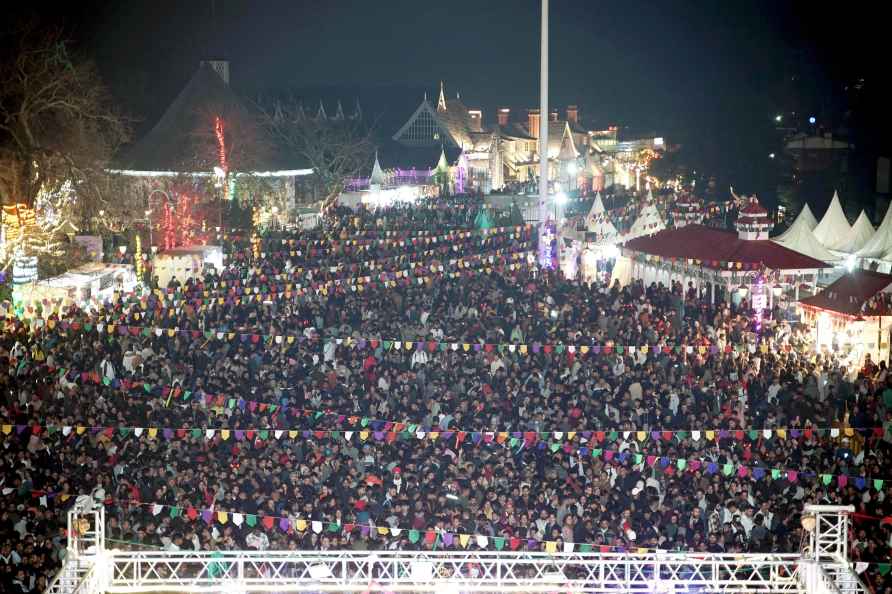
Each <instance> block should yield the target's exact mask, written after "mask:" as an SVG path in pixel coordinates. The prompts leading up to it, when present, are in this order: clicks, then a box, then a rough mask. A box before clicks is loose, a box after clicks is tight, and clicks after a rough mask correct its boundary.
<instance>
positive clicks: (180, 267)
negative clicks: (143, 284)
mask: <svg viewBox="0 0 892 594" xmlns="http://www.w3.org/2000/svg"><path fill="white" fill-rule="evenodd" d="M153 266H154V271H155V275H156V276H157V277H158V285H159V286H161V287H166V286H167V285H168V284H170V282H171V281H172V280H173V279H174V278H176V279H177V281H179V282H180V283H184V282H186V280H188V279H190V278H200V277H202V276H204V274H205V271H206V270H207V269H208V268H209V267H213V268H215V269H216V270H217V271H221V270H223V248H222V247H220V246H216V245H193V246H189V247H180V248H174V249H171V250H166V251H164V252H161V253H159V254H157V255H156V256H155V258H154V261H153Z"/></svg>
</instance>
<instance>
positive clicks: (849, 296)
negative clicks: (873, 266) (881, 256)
mask: <svg viewBox="0 0 892 594" xmlns="http://www.w3.org/2000/svg"><path fill="white" fill-rule="evenodd" d="M890 284H892V276H890V275H888V274H882V273H879V272H874V271H872V270H855V271H853V272H850V273H848V274H844V275H842V276H841V277H839V278H838V279H837V280H836V281H834V282H833V283H832V284H831V285H830V286H828V287H827V288H826V289H824V290H823V291H821V292H820V293H818V294H817V295H814V296H812V297H806V298H805V299H802V300H801V301H800V303H802V304H803V305H808V306H811V307H818V308H821V309H826V310H829V311H834V312H836V313H841V314H845V315H849V316H857V315H861V314H862V313H863V314H864V315H889V314H890V311H888V307H886V306H885V305H880V306H877V307H871V305H870V303H869V301H870V300H871V299H872V298H873V297H874V296H876V295H877V294H879V293H881V292H882V291H884V290H885V289H886V288H887V287H888V286H889V285H890Z"/></svg>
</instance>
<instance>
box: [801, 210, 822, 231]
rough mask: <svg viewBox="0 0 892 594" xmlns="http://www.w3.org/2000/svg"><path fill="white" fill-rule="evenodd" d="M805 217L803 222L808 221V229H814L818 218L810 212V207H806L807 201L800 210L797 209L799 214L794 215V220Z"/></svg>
mask: <svg viewBox="0 0 892 594" xmlns="http://www.w3.org/2000/svg"><path fill="white" fill-rule="evenodd" d="M799 219H805V222H806V223H808V230H809V231H814V230H815V227H817V226H818V219H817V218H815V215H814V214H813V213H812V211H811V209H810V208H809V207H808V203H806V204H805V206H803V207H802V210H800V211H799V214H798V215H797V216H796V220H797V221H798V220H799Z"/></svg>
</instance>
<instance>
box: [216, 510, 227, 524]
mask: <svg viewBox="0 0 892 594" xmlns="http://www.w3.org/2000/svg"><path fill="white" fill-rule="evenodd" d="M217 521H218V522H220V523H221V524H225V523H226V522H228V521H229V514H227V513H226V512H225V511H218V512H217Z"/></svg>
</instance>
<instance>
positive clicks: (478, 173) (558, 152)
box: [393, 83, 604, 193]
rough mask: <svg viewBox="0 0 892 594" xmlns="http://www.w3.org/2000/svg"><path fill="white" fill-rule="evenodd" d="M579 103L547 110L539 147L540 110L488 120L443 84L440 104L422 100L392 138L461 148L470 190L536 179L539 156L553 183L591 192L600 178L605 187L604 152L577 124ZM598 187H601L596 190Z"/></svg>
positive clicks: (414, 144)
mask: <svg viewBox="0 0 892 594" xmlns="http://www.w3.org/2000/svg"><path fill="white" fill-rule="evenodd" d="M578 115H579V110H578V108H577V107H576V106H573V105H571V106H569V107H567V109H566V118H565V119H560V118H559V114H558V112H557V111H553V112H551V113H550V114H549V128H548V132H549V134H548V146H547V147H544V149H543V147H542V146H541V142H540V141H539V124H540V121H541V120H540V118H541V114H540V113H539V110H538V109H529V110H526V118H525V119H524V120H522V121H517V120H516V118H512V113H511V110H510V109H509V108H507V107H503V108H499V110H498V111H497V118H496V121H495V122H492V123H489V124H487V123H486V122H485V121H484V114H483V110H482V109H478V108H469V107H468V106H466V105H465V104H464V103H463V102H462V100H461V97H460V96H459V95H458V94H456V96H455V98H454V99H447V97H446V93H445V89H444V86H443V84H442V83H441V84H440V93H439V96H438V98H437V103H436V105H433V104H432V103H431V102H430V101H429V100H428V97H427V96H426V95H425V97H424V99H423V100H422V101H421V103H420V104H419V105H418V107H417V108H416V110H415V112H414V113H413V114H412V115H411V116H410V117H409V119H408V120H407V121H406V123H405V124H403V126H402V127H401V128H400V129H399V130H397V132H396V133H395V134H394V135H393V140H394V141H396V142H397V143H398V144H400V145H402V146H403V147H406V148H409V149H412V148H417V149H430V148H431V147H445V148H446V149H450V148H451V149H457V151H458V152H459V154H460V159H457V160H456V163H451V165H458V160H461V161H462V162H463V164H464V165H465V167H466V172H464V175H466V177H467V180H468V184H467V185H468V188H467V189H468V190H471V191H482V192H484V193H489V192H490V191H493V190H501V189H503V188H506V187H511V186H519V185H524V184H532V183H535V182H537V181H538V171H539V160H540V155H542V154H543V153H544V154H545V155H546V158H547V159H548V163H549V167H548V170H549V181H551V182H555V183H559V184H560V185H561V187H562V188H564V189H571V190H572V189H576V190H581V191H589V190H591V189H592V187H593V185H595V184H594V180H595V179H596V178H597V180H598V182H597V184H598V187H599V188H600V187H603V185H604V170H603V164H602V162H601V160H600V159H599V158H598V155H599V154H600V153H601V152H602V151H601V149H600V148H599V147H598V146H597V144H596V143H593V142H591V141H590V137H591V135H590V134H589V133H588V132H587V131H586V130H585V129H584V128H583V127H582V126H581V125H580V124H579V117H578ZM596 189H597V188H596Z"/></svg>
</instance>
